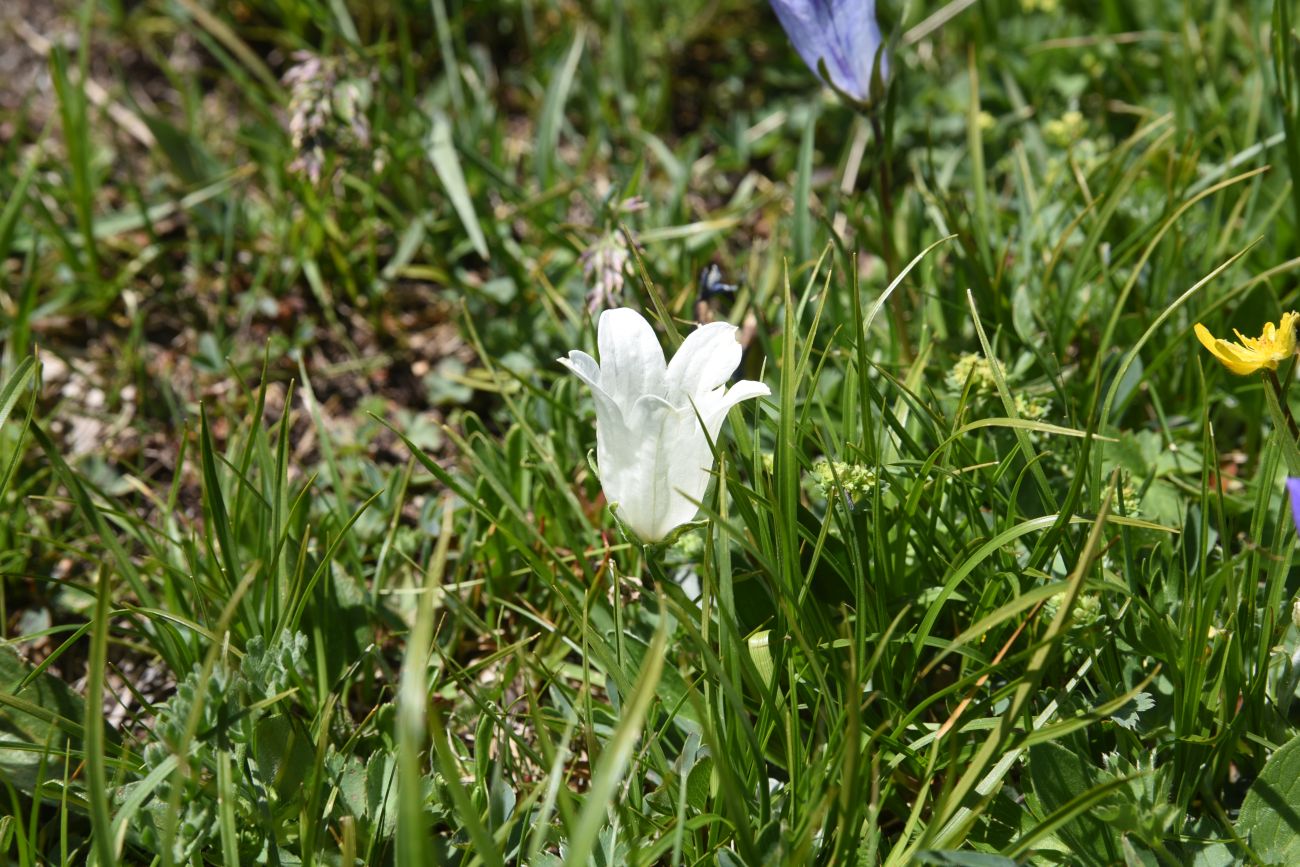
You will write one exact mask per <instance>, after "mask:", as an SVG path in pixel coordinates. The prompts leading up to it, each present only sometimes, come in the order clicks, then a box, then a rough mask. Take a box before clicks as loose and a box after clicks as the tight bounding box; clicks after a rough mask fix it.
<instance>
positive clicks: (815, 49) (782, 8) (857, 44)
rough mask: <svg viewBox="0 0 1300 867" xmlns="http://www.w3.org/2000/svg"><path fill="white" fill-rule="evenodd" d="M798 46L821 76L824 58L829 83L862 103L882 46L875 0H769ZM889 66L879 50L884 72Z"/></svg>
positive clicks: (796, 47) (803, 56) (815, 71)
mask: <svg viewBox="0 0 1300 867" xmlns="http://www.w3.org/2000/svg"><path fill="white" fill-rule="evenodd" d="M771 3H772V9H773V11H775V12H776V17H777V18H780V19H781V26H782V27H784V28H785V32H786V35H787V36H789V37H790V41H791V42H793V43H794V47H795V50H796V51H798V52H799V56H800V57H802V58H803V62H804V63H806V64H808V68H809V69H811V70H812V71H813V72H814V73H817V75H818V76H819V77H820V75H821V71H820V70H819V69H818V63H819V61H825V63H826V71H827V73H828V74H829V75H830V77H831V84H833V85H835V87H837V88H838V89H840V90H842V91H844V92H845V93H846V94H848V95H849V96H851V97H853V98H854V99H856V100H858V101H859V102H866V100H867V97H868V96H869V95H870V93H871V67H872V65H873V64H874V63H875V61H876V52H877V51H879V49H880V26H879V25H878V24H876V2H875V0H771ZM887 69H888V67H887V65H886V63H885V55H884V53H883V52H882V53H881V54H880V76H881V78H884V76H885V73H886V71H887Z"/></svg>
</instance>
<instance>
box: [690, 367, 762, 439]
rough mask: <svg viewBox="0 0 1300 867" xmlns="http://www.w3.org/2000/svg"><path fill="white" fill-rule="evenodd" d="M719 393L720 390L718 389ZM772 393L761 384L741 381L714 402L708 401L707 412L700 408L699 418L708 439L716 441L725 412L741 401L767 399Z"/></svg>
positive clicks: (749, 380) (746, 380)
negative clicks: (707, 432)
mask: <svg viewBox="0 0 1300 867" xmlns="http://www.w3.org/2000/svg"><path fill="white" fill-rule="evenodd" d="M718 391H719V392H721V389H718ZM771 393H772V389H770V388H768V387H767V386H766V385H764V384H763V383H761V382H755V381H754V380H752V379H742V380H741V381H740V382H738V383H736V384H735V385H733V386H732V387H731V388H729V389H727V391H726V393H725V394H719V396H718V398H717V399H716V400H713V401H710V403H709V408H708V412H707V413H706V412H705V411H704V408H703V407H701V408H700V418H702V419H704V425H705V427H706V428H707V429H708V431H709V438H710V439H713V440H716V439H717V438H718V432H719V431H720V430H721V429H722V422H723V420H724V419H726V417H727V412H728V411H729V410H730V409H731V408H732V407H733V406H735V405H736V404H738V403H740V402H741V401H742V400H749V399H750V398H754V397H767V396H768V395H770V394H771Z"/></svg>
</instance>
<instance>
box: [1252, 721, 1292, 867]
mask: <svg viewBox="0 0 1300 867" xmlns="http://www.w3.org/2000/svg"><path fill="white" fill-rule="evenodd" d="M1298 804H1300V735H1297V736H1296V737H1294V738H1292V739H1291V740H1290V741H1288V742H1287V743H1286V745H1285V746H1283V747H1282V748H1281V749H1280V750H1278V751H1277V752H1275V753H1274V754H1273V757H1272V758H1270V759H1269V760H1268V764H1266V765H1264V770H1263V771H1261V772H1260V775H1259V778H1258V779H1256V780H1255V782H1254V783H1253V784H1251V787H1250V791H1249V792H1247V793H1246V800H1245V801H1244V802H1243V803H1242V805H1241V815H1240V816H1239V817H1238V818H1237V833H1238V834H1240V835H1241V837H1242V838H1244V839H1246V840H1247V841H1248V842H1249V843H1250V845H1251V848H1253V849H1254V850H1255V852H1256V854H1258V855H1259V857H1260V858H1261V859H1263V860H1264V861H1265V862H1267V863H1272V864H1300V807H1297V805H1298Z"/></svg>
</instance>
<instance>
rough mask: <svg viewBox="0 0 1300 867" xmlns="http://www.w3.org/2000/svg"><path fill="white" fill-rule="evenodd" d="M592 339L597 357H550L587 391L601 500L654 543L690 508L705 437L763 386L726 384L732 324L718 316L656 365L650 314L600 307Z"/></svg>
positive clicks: (734, 361)
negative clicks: (592, 412)
mask: <svg viewBox="0 0 1300 867" xmlns="http://www.w3.org/2000/svg"><path fill="white" fill-rule="evenodd" d="M596 343H597V345H598V348H599V350H600V363H599V364H597V362H596V359H594V358H592V357H591V356H590V355H588V354H587V353H585V352H582V351H580V350H577V349H575V350H573V351H572V352H570V353H569V357H568V358H561V359H559V362H560V363H561V364H563V365H564V366H565V367H567V368H569V370H571V371H573V373H574V374H575V375H576V376H577V377H578V378H579V379H581V380H582V381H583V382H585V383H586V384H587V385H588V386H590V387H591V393H592V395H594V396H595V398H596V465H597V469H598V470H599V472H600V485H601V487H602V488H603V489H604V491H605V499H606V500H608V501H609V502H610V503H611V504H613V505H616V506H617V509H618V517H619V519H620V520H622V521H623V523H624V524H626V525H627V526H628V527H630V528H631V529H632V530H633V532H635V533H636V534H637V536H639V537H640V538H641V540H642V541H644V542H656V541H658V540H660V539H662V538H664V537H665V536H667V535H668V533H669V532H670V531H672V530H673V528H675V527H678V526H680V525H682V524H684V523H686V522H687V521H689V520H691V519H692V518H694V517H695V513H696V511H697V509H698V506H697V505H696V504H697V503H698V502H699V501H700V499H701V498H702V497H703V496H704V492H705V489H707V488H708V486H709V473H710V471H711V470H712V469H713V452H712V451H711V450H710V449H709V440H710V439H712V440H715V441H716V440H717V437H718V432H719V430H721V428H722V422H723V420H724V419H725V418H726V417H727V410H729V409H731V407H733V406H735V405H736V404H737V403H739V402H740V401H742V400H746V399H748V398H751V397H760V396H762V395H767V394H771V393H772V392H771V391H770V390H769V389H768V387H767V386H766V385H764V384H763V383H761V382H752V381H750V380H743V381H741V382H738V383H736V384H735V385H733V386H732V387H731V388H729V389H728V388H727V387H726V383H727V380H728V379H729V378H730V377H731V375H732V374H733V373H735V372H736V368H737V367H738V366H739V365H740V355H741V347H740V343H739V342H738V341H737V340H736V327H735V326H734V325H730V324H728V323H726V322H714V323H711V324H709V325H704V326H701V327H700V328H697V329H696V330H695V331H693V332H691V334H690V336H688V337H687V338H686V339H685V340H684V341H682V345H681V347H680V348H679V349H678V350H677V354H676V355H674V356H673V360H672V361H671V362H670V363H668V364H666V365H665V364H664V353H663V350H662V349H661V348H660V347H659V340H658V338H656V337H655V333H654V329H653V328H651V327H650V323H649V322H646V321H645V319H644V318H643V317H642V316H641V314H639V313H637V312H636V311H635V310H631V309H629V308H626V307H620V308H616V309H614V310H606V311H605V312H604V313H602V314H601V315H600V322H599V323H598V324H597V328H596ZM701 420H703V422H704V425H703V427H701V425H700V421H701ZM706 430H707V431H708V438H705V435H704V432H705V431H706Z"/></svg>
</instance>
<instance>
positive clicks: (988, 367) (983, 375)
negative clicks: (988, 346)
mask: <svg viewBox="0 0 1300 867" xmlns="http://www.w3.org/2000/svg"><path fill="white" fill-rule="evenodd" d="M995 364H996V365H997V371H998V373H1000V374H1002V375H1003V378H1004V379H1005V378H1006V369H1005V368H1004V367H1003V366H1002V363H1001V362H1000V361H997V360H996V359H994V360H992V361H990V360H989V359H987V358H985V357H984V356H982V355H980V354H979V353H978V352H966V353H963V354H962V356H961V357H960V358H958V359H957V363H956V364H954V365H953V366H952V370H950V371H948V375H947V376H946V377H945V378H944V381H945V382H946V383H948V388H950V389H951V390H953V391H955V392H958V393H960V392H961V390H962V389H964V388H965V387H966V381H967V380H970V388H971V391H973V392H975V393H977V394H988V393H990V392H992V391H994V390H995V389H996V388H997V379H996V377H995V376H994V373H993V365H995Z"/></svg>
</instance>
